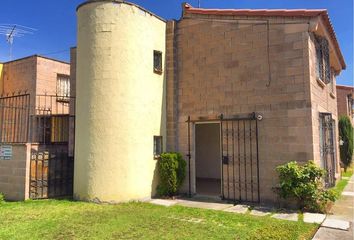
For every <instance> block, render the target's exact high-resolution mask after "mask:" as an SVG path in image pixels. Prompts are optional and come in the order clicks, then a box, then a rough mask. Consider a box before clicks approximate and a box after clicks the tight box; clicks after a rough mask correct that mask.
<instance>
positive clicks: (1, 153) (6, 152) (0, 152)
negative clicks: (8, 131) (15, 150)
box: [0, 145, 12, 160]
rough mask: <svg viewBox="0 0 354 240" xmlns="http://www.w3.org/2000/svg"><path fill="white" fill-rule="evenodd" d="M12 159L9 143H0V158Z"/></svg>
mask: <svg viewBox="0 0 354 240" xmlns="http://www.w3.org/2000/svg"><path fill="white" fill-rule="evenodd" d="M11 159H12V146H11V145H1V146H0V160H11Z"/></svg>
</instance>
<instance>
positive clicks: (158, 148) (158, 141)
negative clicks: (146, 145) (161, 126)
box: [154, 136, 163, 158]
mask: <svg viewBox="0 0 354 240" xmlns="http://www.w3.org/2000/svg"><path fill="white" fill-rule="evenodd" d="M162 151H163V148H162V136H154V158H158V157H160V155H161V153H162Z"/></svg>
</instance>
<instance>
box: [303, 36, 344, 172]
mask: <svg viewBox="0 0 354 240" xmlns="http://www.w3.org/2000/svg"><path fill="white" fill-rule="evenodd" d="M308 43H309V44H308V45H309V48H308V51H309V68H308V69H309V76H310V78H309V81H310V87H311V119H312V145H313V155H314V157H313V160H314V161H315V162H316V163H317V164H318V165H319V166H320V165H321V156H320V126H319V123H320V119H319V116H320V113H331V114H332V118H333V119H334V120H335V126H334V133H335V136H334V144H335V151H336V152H335V156H336V160H337V162H336V163H337V166H336V177H337V178H338V177H339V175H340V166H339V142H338V141H339V139H338V117H337V116H338V115H337V96H336V81H335V78H333V81H334V82H333V89H332V87H331V85H330V84H324V85H323V84H320V83H319V82H318V81H317V77H316V48H315V43H314V36H313V34H312V33H311V34H310V37H309V38H308Z"/></svg>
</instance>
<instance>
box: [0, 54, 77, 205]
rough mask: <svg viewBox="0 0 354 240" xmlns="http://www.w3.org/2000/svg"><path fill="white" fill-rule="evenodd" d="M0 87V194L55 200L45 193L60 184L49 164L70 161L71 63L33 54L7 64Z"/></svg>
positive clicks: (71, 128)
mask: <svg viewBox="0 0 354 240" xmlns="http://www.w3.org/2000/svg"><path fill="white" fill-rule="evenodd" d="M0 86H1V87H0V89H1V92H0V94H1V96H0V147H1V153H0V192H2V193H4V194H5V196H6V198H7V199H9V200H23V199H27V198H29V197H32V198H40V197H41V196H52V195H55V194H53V193H52V192H51V191H52V190H48V189H45V190H44V186H49V185H51V184H53V182H54V183H55V184H57V185H58V182H59V181H62V179H63V177H62V175H60V176H58V172H59V171H58V169H56V168H55V167H54V165H53V163H54V162H58V161H55V160H56V159H57V158H59V156H60V158H61V159H63V158H65V160H62V163H63V162H65V164H67V161H66V159H68V158H69V157H70V156H73V141H74V140H73V123H74V119H73V118H72V117H70V116H72V115H73V114H74V112H73V111H74V109H73V110H72V111H71V112H69V104H70V99H71V97H70V94H71V93H70V64H68V63H66V62H62V61H59V60H55V59H50V58H47V57H42V56H38V55H34V56H29V57H26V58H21V59H17V60H13V61H10V62H6V63H3V64H2V71H1V78H0ZM70 130H71V131H70ZM70 132H71V134H70ZM69 139H72V140H71V144H70V146H71V147H70V148H71V149H69V148H68V146H69ZM67 148H68V149H67ZM49 159H50V162H48V160H49ZM37 160H38V161H37ZM56 164H57V163H56ZM58 166H61V167H62V168H63V169H64V170H65V171H66V172H68V174H69V173H70V168H69V164H67V165H66V166H64V167H63V165H61V164H60V163H59V164H58ZM55 171H56V172H55ZM71 171H72V170H71ZM51 172H55V173H53V174H52V175H53V176H52V177H51V178H48V177H47V174H48V173H51ZM54 175H55V176H54ZM62 182H63V181H62ZM71 184H72V183H71ZM58 189H59V185H58ZM39 190H40V191H41V193H39ZM65 191H66V190H65ZM63 193H64V191H63ZM40 195H41V196H40Z"/></svg>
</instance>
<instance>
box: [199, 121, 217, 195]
mask: <svg viewBox="0 0 354 240" xmlns="http://www.w3.org/2000/svg"><path fill="white" fill-rule="evenodd" d="M195 156H196V164H195V170H196V192H197V194H200V195H208V196H220V195H221V161H220V157H221V151H220V124H219V123H205V124H196V125H195Z"/></svg>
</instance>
